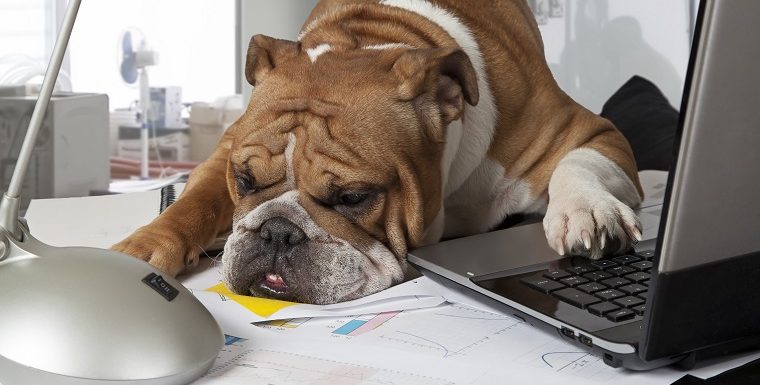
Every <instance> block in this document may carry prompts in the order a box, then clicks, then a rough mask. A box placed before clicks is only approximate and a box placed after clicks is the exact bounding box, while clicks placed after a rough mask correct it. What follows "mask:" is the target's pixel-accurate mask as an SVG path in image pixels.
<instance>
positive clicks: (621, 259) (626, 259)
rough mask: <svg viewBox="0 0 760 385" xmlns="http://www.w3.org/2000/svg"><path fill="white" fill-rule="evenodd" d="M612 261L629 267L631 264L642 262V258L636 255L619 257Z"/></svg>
mask: <svg viewBox="0 0 760 385" xmlns="http://www.w3.org/2000/svg"><path fill="white" fill-rule="evenodd" d="M612 260H613V261H615V262H617V263H619V264H622V265H627V264H629V263H633V262H638V261H640V260H641V258H639V257H637V256H635V255H621V256H619V257H615V258H612Z"/></svg>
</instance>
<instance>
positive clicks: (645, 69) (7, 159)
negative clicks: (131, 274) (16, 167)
mask: <svg viewBox="0 0 760 385" xmlns="http://www.w3.org/2000/svg"><path fill="white" fill-rule="evenodd" d="M697 1H698V0H672V1H661V0H637V1H630V0H528V3H529V4H530V5H531V7H532V9H533V10H534V15H535V16H536V19H537V21H538V23H539V26H540V29H541V32H542V35H543V38H544V43H545V52H546V57H547V61H548V63H549V65H550V68H551V69H552V72H553V73H554V75H555V77H556V79H557V81H558V82H559V84H560V86H561V87H562V88H563V89H564V90H565V91H566V92H568V93H569V94H570V95H571V96H573V97H574V98H575V99H576V100H578V101H579V102H580V103H582V104H583V105H585V106H586V107H588V108H589V109H591V110H592V111H594V112H599V111H600V110H601V107H602V105H603V103H604V101H605V100H607V99H608V98H609V97H610V95H612V94H613V93H614V92H615V90H617V89H618V88H619V87H620V86H621V85H622V84H623V83H625V82H626V81H627V80H628V79H629V78H630V77H631V76H632V75H641V76H643V77H645V78H647V79H649V80H651V81H652V82H654V83H655V84H656V85H657V86H658V87H659V88H660V89H661V90H662V91H663V93H664V94H665V95H666V97H667V98H668V100H669V101H670V103H671V104H672V105H673V106H675V107H676V108H678V107H679V103H680V98H681V91H682V88H683V82H684V77H685V72H686V65H687V62H688V57H689V49H690V42H691V35H692V33H693V31H692V29H693V23H694V18H695V13H696V5H697ZM314 4H316V0H215V1H208V0H107V1H103V0H100V1H98V0H85V1H83V4H82V7H81V9H80V12H79V17H78V19H77V22H76V25H75V27H74V33H73V35H72V38H71V42H70V46H69V50H68V54H67V56H66V60H65V62H64V65H63V69H62V73H61V76H60V77H59V81H58V85H57V91H58V93H59V94H58V95H59V96H58V97H57V98H56V99H55V101H54V105H55V106H56V107H55V108H53V109H52V110H51V111H49V113H48V117H47V118H46V121H45V125H44V129H43V134H42V135H41V137H40V139H39V140H38V147H39V151H38V153H37V154H36V155H35V157H36V158H35V161H34V166H33V168H34V171H33V172H30V175H29V177H28V178H27V181H26V182H27V183H26V184H25V189H26V190H27V191H28V192H29V193H28V194H29V195H28V196H30V197H31V196H34V197H53V196H55V197H61V196H77V195H86V194H89V193H92V192H104V191H107V190H108V189H109V183H111V182H112V181H113V180H129V179H135V178H137V177H139V175H140V161H141V159H142V156H143V154H142V148H143V147H142V141H141V139H140V131H141V130H140V127H141V124H142V123H141V122H142V121H141V120H140V119H142V115H141V112H142V109H141V107H140V103H139V100H140V87H139V81H137V80H136V77H135V74H136V73H137V72H135V68H131V67H130V66H134V65H135V62H131V61H129V57H130V54H129V52H132V53H134V52H137V51H140V50H144V51H147V52H150V53H151V55H152V56H151V58H157V60H155V62H151V63H150V64H151V65H149V66H148V67H146V68H147V71H148V74H149V75H148V79H149V86H150V106H151V114H150V116H149V119H148V122H149V126H148V127H149V129H150V136H149V145H150V146H149V151H148V153H149V159H150V169H149V171H150V176H151V177H152V178H165V177H171V176H173V175H177V173H182V172H187V171H189V170H190V169H192V168H193V167H194V166H195V165H197V163H198V162H200V161H202V160H203V159H204V158H205V157H206V156H208V154H209V153H210V151H211V150H212V149H213V147H214V145H215V143H216V141H217V140H218V138H219V136H220V135H221V134H222V132H223V130H224V129H225V128H226V127H227V126H228V125H229V124H230V123H231V122H233V121H234V120H235V119H236V118H237V117H238V116H239V114H240V113H241V111H242V109H243V108H244V106H245V104H246V103H247V99H248V95H249V93H250V91H251V87H250V86H249V85H248V84H247V82H246V81H245V77H244V74H243V70H242V67H243V62H244V58H245V51H246V48H247V45H248V40H249V38H250V37H251V36H252V35H254V34H257V33H263V34H267V35H271V36H276V37H280V38H287V39H295V38H296V36H297V35H298V31H299V29H300V27H301V26H302V24H303V21H304V20H305V18H306V16H307V15H308V13H309V12H310V10H311V8H312V7H313V6H314ZM65 5H66V0H0V166H2V167H0V188H2V189H4V188H6V187H7V183H8V182H9V177H10V172H11V169H12V165H13V164H14V163H15V156H17V153H18V150H19V147H20V141H21V139H22V137H23V133H24V131H25V129H26V122H27V121H28V116H29V114H30V113H31V108H32V107H33V102H34V93H35V91H36V89H37V88H38V87H39V84H40V82H41V79H42V75H43V74H44V71H45V67H46V66H47V62H48V59H49V55H50V52H51V50H52V47H53V43H54V41H55V36H56V32H57V30H58V25H59V23H60V21H61V19H62V16H63V11H64V9H65ZM127 41H128V42H127ZM125 62H126V63H125Z"/></svg>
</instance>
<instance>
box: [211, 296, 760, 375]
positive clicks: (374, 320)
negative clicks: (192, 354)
mask: <svg viewBox="0 0 760 385" xmlns="http://www.w3.org/2000/svg"><path fill="white" fill-rule="evenodd" d="M440 290H441V294H442V295H444V296H445V295H446V291H447V290H448V289H446V288H443V287H441V288H440ZM258 327H259V329H261V330H264V331H267V332H270V334H262V333H261V332H251V334H249V336H250V337H251V338H252V340H253V341H255V342H254V343H253V344H252V345H250V346H249V348H248V350H246V351H245V353H244V354H239V356H238V357H237V359H235V360H230V361H232V362H230V361H227V362H226V363H225V364H221V363H220V365H219V366H218V367H217V370H215V371H213V372H212V374H210V375H209V377H208V378H206V379H204V380H203V381H200V382H199V383H201V384H205V383H211V384H238V383H246V384H249V383H250V384H259V383H261V384H269V383H271V384H300V383H309V384H311V383H320V382H319V381H320V380H321V379H323V378H329V379H330V381H331V382H329V383H341V382H340V381H342V380H345V381H348V379H349V378H350V379H353V382H349V383H351V384H376V383H379V382H381V381H382V382H383V383H389V384H416V383H431V384H462V385H465V384H473V385H474V384H478V385H480V384H494V385H495V384H504V383H517V384H519V383H530V384H556V383H563V384H566V385H573V384H615V385H626V384H630V385H633V384H636V385H639V384H641V385H647V384H670V383H672V382H673V381H675V380H677V379H678V378H680V377H682V376H683V375H685V374H686V372H681V371H679V370H676V369H672V368H661V369H657V370H654V371H650V372H632V371H628V370H625V369H615V368H611V367H609V366H607V365H606V364H604V362H603V361H602V360H601V359H600V358H598V357H596V356H594V355H592V354H589V353H587V352H585V351H584V350H583V349H579V348H578V347H575V346H574V345H571V344H569V343H566V342H564V341H563V340H562V339H561V338H559V337H558V336H557V335H554V334H549V333H545V332H543V331H540V330H538V329H536V328H534V327H532V326H530V325H529V324H526V323H525V322H523V321H521V320H518V319H516V318H513V317H511V316H507V315H500V314H495V313H491V312H486V311H483V310H479V309H474V308H471V307H469V306H466V305H461V304H446V305H441V306H438V307H435V308H428V309H420V310H405V311H401V312H388V313H381V314H365V315H360V316H353V317H336V318H331V319H330V318H305V319H292V320H281V321H276V322H271V321H270V322H266V323H260V324H258ZM273 335H274V336H273ZM294 341H297V343H292V342H294ZM314 347H318V348H319V349H318V351H315V350H314ZM238 353H241V352H238ZM757 357H760V353H758V354H755V355H750V356H744V357H741V358H738V359H736V360H729V361H724V362H721V363H719V364H718V365H713V366H712V367H709V366H708V367H702V368H699V369H697V370H695V371H693V372H692V373H693V374H695V375H699V376H702V377H710V376H713V375H715V374H717V373H720V372H722V371H724V370H726V369H727V368H730V367H735V366H737V365H741V364H743V363H745V362H748V361H750V360H752V359H754V358H757ZM403 362H406V363H407V364H406V365H405V364H403ZM408 362H412V363H414V365H411V366H409V365H408ZM362 368H363V369H362ZM362 370H366V371H362ZM270 371H271V372H270ZM272 373H279V374H281V375H283V376H286V377H268V375H269V374H272ZM284 373H288V374H287V375H285V374H284ZM308 373H312V374H311V375H308ZM390 373H395V376H391V375H390ZM272 375H273V374H272ZM285 378H288V380H285ZM307 380H308V381H307ZM207 381H208V382H207ZM238 381H248V382H238ZM267 381H269V382H267ZM302 381H303V382H302ZM309 381H310V382H309ZM424 381H431V382H424ZM326 383H328V382H326Z"/></svg>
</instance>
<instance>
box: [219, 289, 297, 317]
mask: <svg viewBox="0 0 760 385" xmlns="http://www.w3.org/2000/svg"><path fill="white" fill-rule="evenodd" d="M206 291H211V292H214V293H219V294H222V295H224V296H225V297H227V298H229V299H231V300H233V301H235V302H237V303H238V304H240V305H241V306H243V307H244V308H246V309H248V310H249V311H251V312H252V313H254V314H257V315H259V316H261V317H269V316H271V315H272V314H274V313H276V312H278V311H280V310H282V309H284V308H286V307H288V306H293V305H297V303H296V302H288V301H280V300H277V299H269V298H260V297H250V296H247V295H239V294H235V293H233V292H231V291H230V290H229V289H227V287H226V286H224V284H223V283H220V284H218V285H215V286H212V287H210V288H208V289H206Z"/></svg>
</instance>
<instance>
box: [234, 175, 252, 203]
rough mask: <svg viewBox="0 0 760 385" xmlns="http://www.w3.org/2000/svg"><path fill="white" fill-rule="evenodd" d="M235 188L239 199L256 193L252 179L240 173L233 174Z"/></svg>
mask: <svg viewBox="0 0 760 385" xmlns="http://www.w3.org/2000/svg"><path fill="white" fill-rule="evenodd" d="M235 186H236V187H237V191H238V195H240V196H241V197H242V196H246V195H249V194H252V193H255V192H256V186H255V185H254V183H253V178H252V177H251V176H250V175H248V174H245V173H242V172H235Z"/></svg>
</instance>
